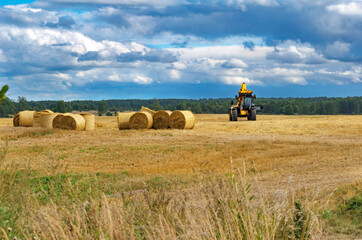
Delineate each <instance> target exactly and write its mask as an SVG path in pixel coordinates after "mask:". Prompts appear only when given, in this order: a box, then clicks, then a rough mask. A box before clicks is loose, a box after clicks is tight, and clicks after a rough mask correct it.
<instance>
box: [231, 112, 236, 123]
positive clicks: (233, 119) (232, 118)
mask: <svg viewBox="0 0 362 240" xmlns="http://www.w3.org/2000/svg"><path fill="white" fill-rule="evenodd" d="M237 120H238V111H236V110H232V111H231V121H237Z"/></svg>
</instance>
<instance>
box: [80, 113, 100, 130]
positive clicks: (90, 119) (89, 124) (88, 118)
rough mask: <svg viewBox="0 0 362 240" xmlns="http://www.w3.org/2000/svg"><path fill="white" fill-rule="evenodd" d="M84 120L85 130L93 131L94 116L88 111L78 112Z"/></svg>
mask: <svg viewBox="0 0 362 240" xmlns="http://www.w3.org/2000/svg"><path fill="white" fill-rule="evenodd" d="M79 115H81V116H82V117H84V120H85V129H84V130H86V131H93V130H94V129H95V121H96V116H94V115H93V114H90V113H79Z"/></svg>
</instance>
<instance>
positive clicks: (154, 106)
mask: <svg viewBox="0 0 362 240" xmlns="http://www.w3.org/2000/svg"><path fill="white" fill-rule="evenodd" d="M150 108H151V109H152V110H153V111H160V110H161V104H160V102H159V101H158V100H157V99H154V102H153V104H152V105H151V107H150Z"/></svg>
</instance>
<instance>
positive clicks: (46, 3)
mask: <svg viewBox="0 0 362 240" xmlns="http://www.w3.org/2000/svg"><path fill="white" fill-rule="evenodd" d="M54 3H57V4H65V5H67V4H68V5H73V6H74V5H75V4H86V5H89V4H100V5H116V6H153V7H158V8H162V7H166V6H172V5H176V4H179V1H176V0H122V1H120V0H38V1H36V2H35V3H33V5H34V6H37V7H50V6H52V4H54Z"/></svg>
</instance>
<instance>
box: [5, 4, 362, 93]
mask: <svg viewBox="0 0 362 240" xmlns="http://www.w3.org/2000/svg"><path fill="white" fill-rule="evenodd" d="M361 39H362V1H345V0H289V1H282V0H210V1H206V0H200V1H196V0H122V1H119V0H89V1H86V0H35V1H30V0H28V1H16V0H5V1H4V0H0V85H2V84H8V85H9V86H10V90H9V94H8V96H9V97H10V98H12V99H16V98H17V96H25V97H26V98H27V99H31V100H45V99H55V100H57V99H64V100H73V99H111V98H112V99H114V98H119V99H126V98H145V99H149V98H220V97H233V96H234V95H235V94H236V93H237V91H238V89H239V87H240V84H241V83H242V82H246V83H247V87H248V88H250V89H253V90H255V93H256V95H257V96H259V97H303V96H305V97H314V96H328V97H346V96H361V92H362V87H361V86H362V85H361V84H362V64H361V63H362V41H361Z"/></svg>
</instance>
